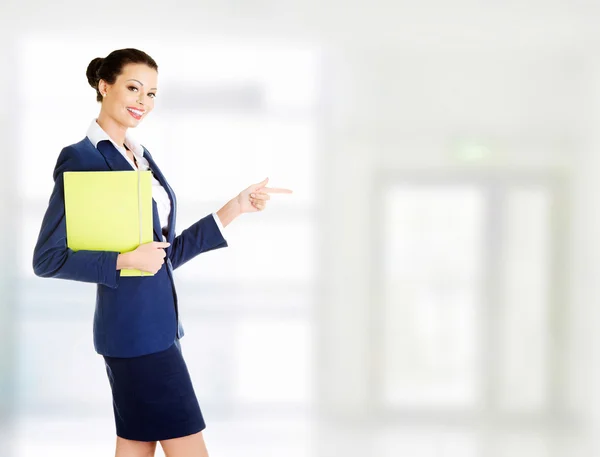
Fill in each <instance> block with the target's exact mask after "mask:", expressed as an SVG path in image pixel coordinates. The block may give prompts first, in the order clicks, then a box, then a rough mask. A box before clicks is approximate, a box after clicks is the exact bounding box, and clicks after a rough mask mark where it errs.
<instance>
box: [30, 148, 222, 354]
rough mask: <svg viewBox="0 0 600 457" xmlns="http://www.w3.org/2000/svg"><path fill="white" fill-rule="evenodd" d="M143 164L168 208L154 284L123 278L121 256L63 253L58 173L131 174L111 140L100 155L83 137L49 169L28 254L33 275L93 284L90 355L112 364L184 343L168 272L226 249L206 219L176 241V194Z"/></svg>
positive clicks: (157, 171) (151, 279)
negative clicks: (44, 205)
mask: <svg viewBox="0 0 600 457" xmlns="http://www.w3.org/2000/svg"><path fill="white" fill-rule="evenodd" d="M144 157H145V158H146V159H147V160H148V163H149V164H150V169H151V170H152V171H153V173H154V175H155V177H156V179H157V180H158V181H159V182H160V183H161V185H162V186H163V187H164V188H165V190H166V191H167V193H168V195H169V198H170V200H171V213H170V215H169V227H168V228H169V230H168V233H167V241H168V242H169V243H171V246H169V247H168V248H167V249H166V257H165V262H164V263H163V265H162V267H161V268H160V270H159V271H158V272H157V273H156V274H155V275H154V276H144V277H142V276H136V277H121V276H120V271H119V270H117V268H116V265H117V257H118V255H119V253H118V252H104V251H86V250H81V251H77V252H74V251H73V250H71V249H69V248H67V234H66V221H65V203H64V190H63V189H64V188H63V172H65V171H109V170H123V171H127V170H132V168H131V165H129V163H128V162H127V160H125V158H124V157H123V155H122V154H121V153H120V152H119V151H118V150H117V149H116V148H115V147H114V145H113V144H112V143H111V142H110V141H108V140H102V141H100V142H99V143H98V145H97V148H96V147H94V145H93V144H92V143H91V141H90V140H89V139H88V138H87V137H85V138H84V139H83V140H81V141H80V142H78V143H76V144H72V145H70V146H67V147H65V148H63V150H62V151H61V153H60V155H59V156H58V160H57V162H56V167H55V168H54V189H53V191H52V194H51V196H50V201H49V204H48V209H47V210H46V213H45V215H44V219H43V221H42V226H41V229H40V233H39V236H38V240H37V243H36V246H35V249H34V252H33V271H34V272H35V274H36V275H37V276H41V277H44V278H60V279H71V280H74V281H84V282H91V283H96V284H97V293H96V309H95V313H94V347H95V349H96V352H98V353H99V354H102V355H107V356H110V357H136V356H140V355H145V354H151V353H154V352H158V351H162V350H164V349H167V348H168V347H169V346H170V345H171V344H173V341H174V340H175V338H176V337H177V338H181V337H182V336H183V327H182V326H181V323H180V321H179V313H178V308H177V293H176V291H175V284H174V282H173V270H175V269H177V268H178V267H180V266H181V265H183V264H184V263H186V262H187V261H189V260H191V259H193V258H194V257H196V256H197V255H198V254H200V253H202V252H207V251H211V250H213V249H217V248H222V247H226V246H227V242H226V241H225V239H224V238H223V235H222V234H221V231H220V230H219V227H218V226H217V223H216V222H215V220H214V217H213V216H212V214H211V215H208V216H206V217H204V218H202V219H200V220H199V221H198V222H196V223H194V224H192V225H191V226H190V227H188V228H187V229H185V230H184V231H183V232H181V234H179V235H178V236H175V218H176V214H177V203H176V199H175V194H174V192H173V189H171V187H170V186H169V184H168V183H167V180H166V179H165V177H164V176H163V174H162V173H161V171H160V169H159V168H158V166H157V165H156V163H155V162H154V160H153V159H152V156H151V155H150V153H149V152H148V150H147V149H146V148H144ZM152 212H153V228H154V241H163V239H162V231H161V227H160V221H159V218H158V210H157V207H156V202H155V201H154V200H152Z"/></svg>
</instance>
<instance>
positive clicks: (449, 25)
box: [0, 0, 600, 457]
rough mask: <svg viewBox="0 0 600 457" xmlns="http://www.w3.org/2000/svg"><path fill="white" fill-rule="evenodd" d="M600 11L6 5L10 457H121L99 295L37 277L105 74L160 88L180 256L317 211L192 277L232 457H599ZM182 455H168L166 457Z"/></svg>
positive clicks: (194, 329)
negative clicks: (240, 203) (209, 232)
mask: <svg viewBox="0 0 600 457" xmlns="http://www.w3.org/2000/svg"><path fill="white" fill-rule="evenodd" d="M598 18H600V6H599V5H597V4H595V3H593V2H588V1H581V0H576V1H570V2H558V1H545V2H543V1H538V0H535V1H529V2H476V1H473V0H459V1H452V2H442V1H431V0H428V1H424V2H398V1H395V2H394V1H380V0H375V1H372V2H366V1H362V2H356V1H347V2H340V1H337V0H336V1H329V2H315V1H308V0H304V1H289V0H288V1H281V0H280V1H277V2H276V1H265V0H260V1H259V0H246V1H244V2H241V1H227V2H208V1H200V2H191V1H187V2H175V3H167V2H160V3H159V2H157V3H141V4H140V3H121V2H110V1H109V2H104V3H100V4H91V3H90V4H85V3H81V2H75V1H66V2H62V3H61V4H60V6H59V5H58V4H53V3H43V2H17V1H16V0H14V1H8V2H3V3H2V5H1V6H0V37H1V38H2V40H1V41H0V42H1V43H2V45H1V47H0V62H1V63H0V65H1V70H2V71H0V88H1V93H2V103H0V137H1V139H2V148H1V151H0V154H1V158H2V167H0V191H1V192H2V199H0V218H1V221H2V222H1V224H0V233H1V234H2V240H3V245H2V247H1V248H0V260H1V262H0V269H1V270H0V271H1V274H0V288H1V296H2V299H1V300H2V301H1V306H0V354H1V358H0V364H1V365H0V367H1V370H0V405H1V407H2V408H1V410H0V411H1V414H2V415H1V417H0V420H1V427H0V438H1V439H2V441H1V443H2V444H1V447H2V451H1V454H2V455H3V456H7V457H30V456H40V455H43V456H47V457H50V456H83V455H85V456H90V457H95V456H106V455H112V453H113V451H114V429H113V417H112V405H111V397H110V390H109V386H108V381H107V379H106V374H105V372H104V366H103V361H102V358H101V357H100V356H98V355H96V354H95V352H94V350H93V346H92V326H91V323H92V317H93V308H94V300H95V292H94V289H95V286H94V285H92V284H83V283H75V282H66V281H60V280H48V279H41V278H37V277H35V276H34V274H33V272H32V269H31V257H32V250H33V246H34V244H35V241H36V237H37V234H38V230H39V226H40V223H41V219H42V216H43V214H44V211H45V208H46V205H47V202H48V198H49V195H50V192H51V189H52V185H53V182H52V170H53V167H54V164H55V162H56V158H57V156H58V153H59V152H60V150H61V149H62V147H64V146H66V145H68V144H71V143H74V142H76V141H79V140H80V139H82V138H83V137H84V135H85V132H86V129H87V127H88V125H89V123H90V121H91V120H92V119H93V118H94V117H95V116H96V115H97V114H98V112H99V105H98V104H97V103H96V102H95V101H94V100H95V94H94V91H93V90H92V89H91V88H90V87H89V86H88V85H87V81H86V79H85V69H86V67H87V64H88V63H89V61H90V60H91V59H92V58H94V57H97V56H105V55H107V54H108V53H109V52H110V51H112V50H113V49H118V48H123V47H137V48H140V49H142V50H144V51H146V52H148V53H149V54H150V55H151V56H153V57H154V58H155V60H156V61H157V63H158V65H159V93H158V97H157V100H156V108H155V110H154V112H153V113H152V114H151V116H150V117H149V118H148V119H147V120H146V121H145V122H144V123H143V124H142V125H141V126H140V127H139V128H138V129H136V131H134V132H132V134H134V135H135V137H136V138H137V139H138V140H139V141H141V143H142V144H144V145H145V146H146V147H147V148H148V149H149V150H150V151H151V152H152V154H153V156H154V157H155V159H156V160H157V162H158V163H159V165H160V166H161V168H162V170H163V171H164V173H165V174H166V176H167V177H168V179H169V181H170V183H171V185H172V187H173V188H174V189H175V191H176V193H177V196H178V202H179V210H178V215H179V217H178V221H177V232H178V233H179V232H181V230H183V229H184V228H186V227H187V226H188V225H190V224H191V223H193V222H194V221H196V220H197V219H198V218H200V217H203V216H204V215H206V214H208V213H210V212H212V211H215V210H217V209H218V208H219V207H220V206H221V205H222V204H224V203H225V202H226V201H227V200H229V199H230V198H232V197H233V196H234V195H236V194H237V193H238V192H239V191H240V190H242V189H243V188H245V187H246V186H248V185H250V184H251V183H255V182H259V181H260V180H262V179H263V178H264V177H267V176H268V177H269V178H270V179H271V182H270V185H271V186H273V187H289V188H292V189H293V190H294V194H292V195H289V196H287V195H275V196H273V198H272V200H271V202H270V203H269V206H268V209H267V211H265V212H264V213H260V214H251V215H244V216H243V217H241V218H240V219H239V220H236V221H235V222H233V223H232V225H230V226H228V227H227V228H226V229H225V231H226V238H227V240H228V242H229V245H230V247H229V248H227V249H223V250H218V251H215V252H211V253H207V254H204V255H201V256H199V257H198V258H196V259H195V260H194V261H192V262H190V263H189V264H186V265H185V266H183V267H182V268H181V269H179V270H177V272H176V283H177V287H178V291H179V297H180V303H181V305H180V308H181V315H182V319H183V324H184V327H185V329H186V336H185V338H184V339H183V340H182V345H183V351H184V354H185V356H186V360H187V363H188V366H189V369H190V371H191V374H192V378H193V380H194V385H195V388H196V391H197V395H198V398H199V400H200V404H201V406H202V409H203V412H204V415H205V418H206V421H207V425H208V428H207V429H206V430H205V437H206V441H207V444H208V448H209V452H210V453H211V455H213V456H244V457H249V456H261V457H265V456H286V457H308V456H315V457H330V456H335V457H338V456H344V457H354V456H372V457H388V456H389V457H392V456H394V457H395V456H401V455H402V456H410V457H522V456H525V457H567V456H568V457H575V456H580V457H593V456H598V455H600V436H598V434H597V430H598V427H599V426H600V394H599V392H598V385H600V384H599V383H600V370H599V366H600V338H598V329H600V309H599V306H600V298H599V297H600V267H599V263H600V240H599V234H600V220H599V215H600V202H599V200H598V197H597V196H598V195H599V194H600V179H599V178H600V136H599V135H598V133H597V132H598V131H599V129H598V127H599V126H600V28H598V20H597V19H598ZM157 455H162V451H161V450H160V449H158V450H157Z"/></svg>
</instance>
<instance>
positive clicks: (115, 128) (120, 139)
mask: <svg viewBox="0 0 600 457" xmlns="http://www.w3.org/2000/svg"><path fill="white" fill-rule="evenodd" d="M96 122H97V123H98V125H99V126H100V127H102V130H104V131H105V132H106V133H107V134H108V136H109V137H110V138H111V139H112V140H113V141H114V142H115V143H117V144H124V143H125V133H126V132H127V127H125V126H123V125H121V124H119V123H118V122H116V121H115V120H114V119H113V118H111V117H110V116H109V115H108V114H106V113H105V112H104V111H102V110H100V114H99V115H98V119H97V120H96Z"/></svg>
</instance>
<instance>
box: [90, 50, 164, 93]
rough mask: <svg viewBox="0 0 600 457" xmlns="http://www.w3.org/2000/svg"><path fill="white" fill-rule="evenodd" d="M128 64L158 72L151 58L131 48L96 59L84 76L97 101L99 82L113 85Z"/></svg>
mask: <svg viewBox="0 0 600 457" xmlns="http://www.w3.org/2000/svg"><path fill="white" fill-rule="evenodd" d="M130 63H142V64H145V65H148V66H149V67H150V68H154V69H155V70H156V71H158V65H156V62H155V61H154V59H153V58H152V57H150V56H149V55H148V54H146V53H145V52H143V51H140V50H139V49H133V48H126V49H117V50H116V51H113V52H111V53H110V54H109V55H107V56H106V57H96V58H95V59H93V60H92V61H91V62H90V63H89V65H88V67H87V70H86V72H85V75H86V76H87V80H88V83H89V84H90V86H92V87H93V88H94V89H96V100H97V101H99V102H101V101H102V95H101V94H100V91H99V90H98V83H99V82H100V80H101V79H103V80H104V81H106V82H107V83H108V84H114V83H115V81H116V80H117V77H118V76H119V75H120V74H121V73H122V71H123V67H124V66H125V65H127V64H130Z"/></svg>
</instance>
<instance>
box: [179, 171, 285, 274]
mask: <svg viewBox="0 0 600 457" xmlns="http://www.w3.org/2000/svg"><path fill="white" fill-rule="evenodd" d="M268 182H269V178H266V179H265V180H264V181H262V182H260V183H257V184H252V185H251V186H249V187H247V188H246V189H244V190H243V191H241V192H240V193H239V194H238V195H237V196H236V197H235V198H233V199H231V200H230V201H228V202H227V203H226V204H225V205H224V206H223V207H222V208H221V209H220V210H219V211H217V217H218V218H219V220H220V221H221V224H222V225H223V227H226V226H227V225H229V224H230V223H231V222H232V221H233V220H234V219H235V218H237V217H238V216H240V215H241V214H244V213H253V212H257V211H262V210H264V209H265V207H266V204H267V201H268V200H269V199H270V198H271V197H270V196H269V193H285V194H290V193H292V191H291V190H289V189H280V188H272V187H265V186H266V185H267V183H268ZM224 247H227V241H225V238H223V235H222V233H221V230H220V229H219V227H218V225H217V223H216V221H215V219H214V217H213V216H212V214H210V215H208V216H206V217H203V218H202V219H200V220H199V221H198V222H196V223H195V224H193V225H191V226H190V227H188V228H187V229H185V230H184V231H183V232H181V234H180V235H178V236H176V237H175V239H174V240H173V246H172V247H171V249H169V250H168V252H169V259H170V260H171V265H172V266H173V269H176V268H178V267H180V266H181V265H183V264H184V263H186V262H187V261H189V260H191V259H193V258H194V257H196V256H197V255H198V254H200V253H202V252H208V251H212V250H213V249H218V248H224Z"/></svg>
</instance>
